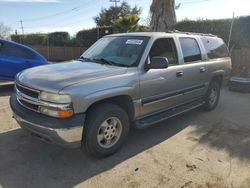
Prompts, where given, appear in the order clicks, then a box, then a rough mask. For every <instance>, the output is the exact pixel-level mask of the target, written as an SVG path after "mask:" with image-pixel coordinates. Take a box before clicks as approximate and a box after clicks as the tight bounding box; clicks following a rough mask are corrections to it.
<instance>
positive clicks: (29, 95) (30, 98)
mask: <svg viewBox="0 0 250 188" xmlns="http://www.w3.org/2000/svg"><path fill="white" fill-rule="evenodd" d="M15 92H16V97H17V101H18V102H19V104H20V105H22V106H23V107H25V108H28V109H30V110H33V111H36V112H40V107H46V108H49V109H54V110H71V109H72V105H71V103H69V104H67V103H66V104H56V103H52V102H47V101H43V100H40V98H39V96H40V92H41V91H39V90H36V89H32V88H29V87H26V86H23V85H21V84H18V83H16V84H15Z"/></svg>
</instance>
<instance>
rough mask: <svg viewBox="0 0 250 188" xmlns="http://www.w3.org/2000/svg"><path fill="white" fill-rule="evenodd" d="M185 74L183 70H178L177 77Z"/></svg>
mask: <svg viewBox="0 0 250 188" xmlns="http://www.w3.org/2000/svg"><path fill="white" fill-rule="evenodd" d="M183 75H184V73H183V71H177V72H176V77H182V76H183Z"/></svg>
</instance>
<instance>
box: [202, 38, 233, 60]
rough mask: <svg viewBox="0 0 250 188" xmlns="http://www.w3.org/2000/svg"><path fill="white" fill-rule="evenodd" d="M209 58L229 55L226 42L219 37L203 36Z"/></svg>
mask: <svg viewBox="0 0 250 188" xmlns="http://www.w3.org/2000/svg"><path fill="white" fill-rule="evenodd" d="M201 40H202V43H203V45H204V47H205V49H206V53H207V56H208V58H209V59H216V58H223V57H229V52H228V49H227V46H226V44H225V43H224V42H223V40H222V39H220V38H217V37H201Z"/></svg>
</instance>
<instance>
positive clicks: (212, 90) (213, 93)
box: [203, 81, 220, 111]
mask: <svg viewBox="0 0 250 188" xmlns="http://www.w3.org/2000/svg"><path fill="white" fill-rule="evenodd" d="M219 99H220V83H219V82H217V81H212V82H211V83H210V85H209V88H208V91H207V93H206V95H205V97H204V101H205V104H204V105H203V109H204V110H207V111H212V110H214V109H215V108H216V107H217V105H218V102H219Z"/></svg>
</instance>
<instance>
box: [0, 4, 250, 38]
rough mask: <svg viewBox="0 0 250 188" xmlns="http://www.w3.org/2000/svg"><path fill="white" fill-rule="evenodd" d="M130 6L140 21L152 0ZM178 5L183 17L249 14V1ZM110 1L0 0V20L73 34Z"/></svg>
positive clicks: (37, 30)
mask: <svg viewBox="0 0 250 188" xmlns="http://www.w3.org/2000/svg"><path fill="white" fill-rule="evenodd" d="M125 1H126V2H127V3H129V4H130V5H131V6H134V5H137V6H138V7H141V8H142V14H141V21H140V22H141V23H145V22H146V19H147V18H148V15H149V7H150V5H151V3H152V0H125ZM179 3H181V4H180V7H179V9H178V10H176V15H177V19H178V21H180V20H183V19H192V20H196V19H220V18H231V17H232V14H233V12H235V15H236V16H243V15H250V9H249V7H250V0H237V1H236V0H176V5H178V4H179ZM112 4H113V3H111V2H110V1H109V0H0V22H3V23H4V24H5V25H6V26H10V27H11V28H12V33H14V32H15V30H17V32H18V33H21V23H20V22H19V21H20V20H22V21H23V22H22V23H23V27H24V32H25V33H48V32H54V31H67V32H69V33H70V34H71V35H74V34H75V33H76V32H77V31H79V30H81V29H88V28H92V27H95V23H94V21H93V17H94V16H96V15H98V13H99V12H100V10H101V9H102V8H108V7H109V6H111V5H112Z"/></svg>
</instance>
